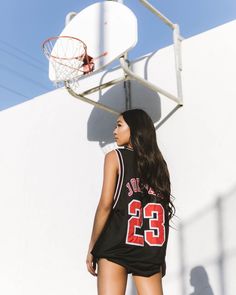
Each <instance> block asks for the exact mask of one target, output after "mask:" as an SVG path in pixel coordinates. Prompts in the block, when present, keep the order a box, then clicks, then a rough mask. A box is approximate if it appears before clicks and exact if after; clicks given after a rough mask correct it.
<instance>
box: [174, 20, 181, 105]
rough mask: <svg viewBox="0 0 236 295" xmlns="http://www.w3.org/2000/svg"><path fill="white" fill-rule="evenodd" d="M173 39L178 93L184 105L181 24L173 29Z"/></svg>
mask: <svg viewBox="0 0 236 295" xmlns="http://www.w3.org/2000/svg"><path fill="white" fill-rule="evenodd" d="M173 41H174V53H175V70H176V83H177V93H178V98H179V100H180V104H181V105H183V91H182V79H181V71H182V59H181V41H182V38H181V37H180V34H179V26H178V25H177V24H175V28H174V31H173Z"/></svg>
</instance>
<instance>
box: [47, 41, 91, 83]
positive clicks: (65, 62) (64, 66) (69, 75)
mask: <svg viewBox="0 0 236 295" xmlns="http://www.w3.org/2000/svg"><path fill="white" fill-rule="evenodd" d="M43 50H44V54H45V55H46V57H47V58H48V59H49V62H50V65H51V66H52V67H53V70H54V73H55V82H56V83H60V82H64V81H75V80H77V79H78V77H80V76H81V75H83V73H84V72H83V65H84V63H85V59H86V56H87V52H86V45H85V44H84V43H83V42H82V41H81V40H79V39H77V38H74V37H69V36H59V37H52V38H50V39H48V40H46V41H45V42H44V44H43Z"/></svg>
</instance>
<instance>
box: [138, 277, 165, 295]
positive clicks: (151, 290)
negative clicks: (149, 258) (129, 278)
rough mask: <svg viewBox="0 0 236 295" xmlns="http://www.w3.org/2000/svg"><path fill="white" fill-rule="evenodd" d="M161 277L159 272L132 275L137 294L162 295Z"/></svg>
mask: <svg viewBox="0 0 236 295" xmlns="http://www.w3.org/2000/svg"><path fill="white" fill-rule="evenodd" d="M161 278H162V275H161V273H156V274H154V275H152V276H150V277H142V276H137V275H133V280H134V283H135V286H136V289H137V292H138V295H163V290H162V281H161Z"/></svg>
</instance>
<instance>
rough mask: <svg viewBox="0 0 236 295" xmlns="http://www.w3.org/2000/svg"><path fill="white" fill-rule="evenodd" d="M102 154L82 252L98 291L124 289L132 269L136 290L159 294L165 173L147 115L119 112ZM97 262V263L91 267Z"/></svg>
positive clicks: (170, 211)
mask: <svg viewBox="0 0 236 295" xmlns="http://www.w3.org/2000/svg"><path fill="white" fill-rule="evenodd" d="M114 137H115V140H116V143H117V145H118V146H123V147H124V148H118V149H116V150H113V151H111V152H109V153H107V154H106V156H105V162H104V179H103V187H102V193H101V198H100V201H99V204H98V207H97V211H96V214H95V219H94V225H93V231H92V236H91V241H90V244H89V250H88V255H87V260H86V263H87V268H88V271H89V272H90V273H91V274H92V275H94V276H97V287H98V294H99V295H111V294H112V295H124V294H125V289H126V282H127V274H128V273H132V275H133V280H134V283H135V286H136V289H137V292H138V295H162V294H163V291H162V277H163V276H164V275H165V272H166V267H165V254H166V246H167V240H168V233H169V220H170V218H171V217H172V216H173V215H174V206H173V204H172V202H171V200H170V179H169V172H168V168H167V165H166V162H165V160H164V159H163V157H162V154H161V152H160V150H159V148H158V146H157V142H156V132H155V128H154V125H153V122H152V120H151V118H150V117H149V116H148V115H147V113H146V112H144V111H143V110H140V109H134V110H129V111H125V112H123V113H121V115H120V116H119V117H118V119H117V126H116V128H115V130H114ZM96 266H98V269H97V272H96Z"/></svg>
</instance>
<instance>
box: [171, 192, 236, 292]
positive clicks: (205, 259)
mask: <svg viewBox="0 0 236 295" xmlns="http://www.w3.org/2000/svg"><path fill="white" fill-rule="evenodd" d="M235 196H236V187H234V188H233V189H232V190H231V191H230V192H228V193H227V194H225V195H221V196H219V197H218V198H217V199H216V201H215V203H214V204H213V205H211V206H208V207H205V208H204V210H202V211H200V212H197V214H195V215H194V216H193V217H192V218H190V219H189V220H187V221H185V222H184V223H181V224H180V225H179V243H180V247H179V249H180V253H179V254H180V263H181V265H180V268H181V269H180V274H178V275H176V276H178V280H179V281H180V282H181V289H182V290H181V295H187V294H188V295H214V294H217V295H218V294H220V295H228V294H236V285H235V283H234V282H235V277H234V276H233V275H229V274H234V273H235V271H236V268H235V260H236V235H235V226H236V215H235V209H236V198H235ZM196 262H197V265H198V266H196ZM226 274H228V275H227V276H226ZM189 276H190V277H189ZM208 277H209V278H210V279H208ZM211 284H212V286H213V288H212V287H211ZM189 286H191V287H192V288H193V292H192V293H190V292H189V291H188V290H189ZM232 289H234V290H232ZM213 290H214V293H213ZM215 292H216V293H215Z"/></svg>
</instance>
